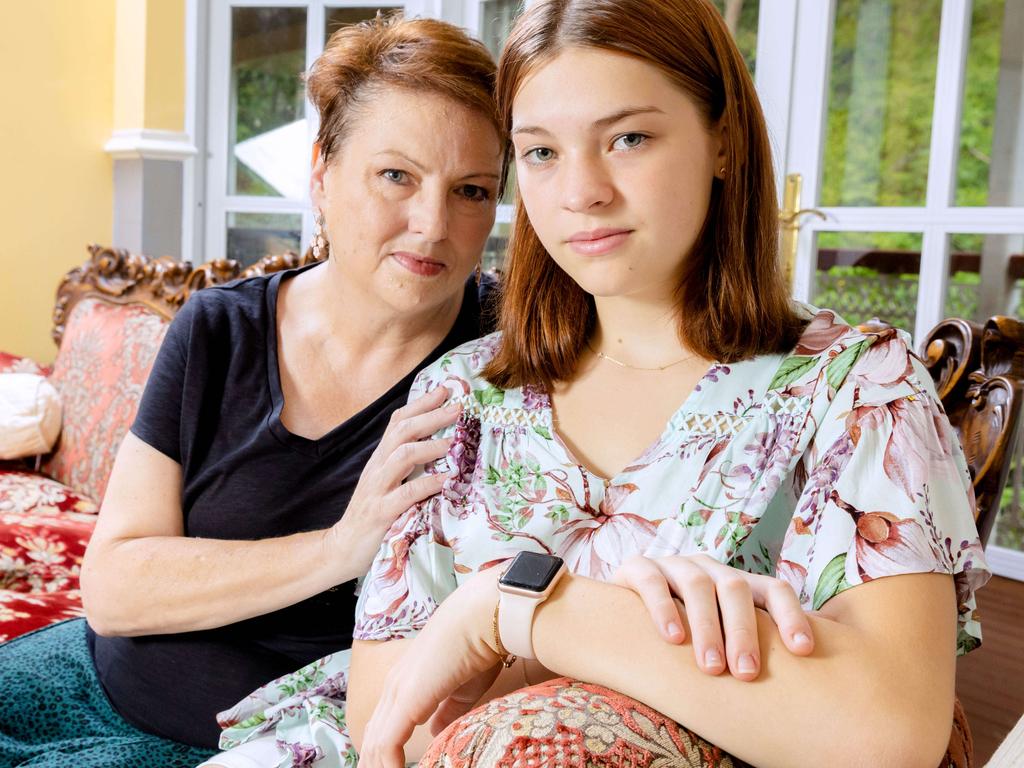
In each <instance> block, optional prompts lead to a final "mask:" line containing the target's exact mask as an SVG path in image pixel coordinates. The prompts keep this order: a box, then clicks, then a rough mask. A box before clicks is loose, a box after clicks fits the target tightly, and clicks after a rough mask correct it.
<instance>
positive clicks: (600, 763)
mask: <svg viewBox="0 0 1024 768" xmlns="http://www.w3.org/2000/svg"><path fill="white" fill-rule="evenodd" d="M419 765H420V768H470V767H471V766H480V767H481V768H482V767H483V766H485V765H486V766H499V767H500V768H527V766H548V765H551V766H556V765H557V766H563V767H564V768H613V767H616V766H627V765H628V766H631V768H655V766H669V765H671V766H677V767H678V768H733V767H734V766H735V768H740V767H741V766H746V765H747V763H744V762H743V761H741V760H738V759H736V758H734V757H731V756H730V755H728V754H726V753H725V752H723V751H722V750H721V749H719V748H718V747H716V746H714V745H713V744H710V743H708V742H707V741H705V740H704V739H702V738H701V737H700V736H698V735H697V734H695V733H693V732H692V731H689V730H687V729H686V728H683V727H682V726H681V725H679V724H678V723H676V722H674V721H672V720H669V719H668V718H667V717H665V716H664V715H662V714H661V713H660V712H657V711H656V710H653V709H651V708H650V707H648V706H646V705H644V704H641V703H640V702H638V701H635V700H634V699H631V698H629V697H628V696H623V695H622V694H621V693H617V692H616V691H613V690H610V689H608V688H605V687H603V686H600V685H594V684H592V683H582V682H579V681H578V680H570V679H569V678H566V677H560V678H556V679H554V680H549V681H547V682H545V683H541V684H540V685H534V686H531V687H530V688H523V689H521V690H518V691H516V692H514V693H510V694H508V695H507V696H502V697H500V698H497V699H492V700H491V701H489V702H488V703H487V704H484V705H483V706H481V707H478V708H477V709H474V710H473V711H472V712H470V713H468V714H466V715H464V716H463V717H461V718H459V719H458V720H456V721H455V722H454V723H452V724H451V725H450V726H448V728H446V729H445V730H444V731H442V732H441V734H440V735H439V736H438V737H437V738H436V739H434V741H433V742H432V743H431V745H430V747H429V748H428V749H427V753H426V754H425V755H424V756H423V758H422V759H421V760H420V763H419Z"/></svg>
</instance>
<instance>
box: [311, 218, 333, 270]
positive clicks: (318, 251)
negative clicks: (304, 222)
mask: <svg viewBox="0 0 1024 768" xmlns="http://www.w3.org/2000/svg"><path fill="white" fill-rule="evenodd" d="M313 223H314V229H313V258H314V259H315V260H317V261H321V260H323V259H326V258H327V255H328V252H329V249H330V245H329V244H328V242H327V236H326V235H325V234H324V214H323V212H322V211H320V210H319V209H318V210H316V211H314V212H313Z"/></svg>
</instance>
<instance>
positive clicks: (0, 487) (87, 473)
mask: <svg viewBox="0 0 1024 768" xmlns="http://www.w3.org/2000/svg"><path fill="white" fill-rule="evenodd" d="M166 330H167V320H165V319H163V318H162V317H160V316H158V315H156V314H154V313H153V312H151V311H150V310H148V309H146V308H145V307H142V306H140V305H114V304H108V303H105V302H102V301H100V300H98V299H93V298H87V299H84V300H83V301H80V302H79V303H78V304H77V305H76V306H75V308H74V309H73V310H72V312H71V316H70V318H69V320H68V323H67V327H66V329H65V332H64V338H63V340H62V341H61V346H60V350H59V352H58V353H57V359H56V361H55V362H54V365H53V372H52V373H50V372H49V371H48V370H46V369H45V368H43V367H41V366H39V365H37V364H36V363H35V362H33V361H32V360H29V359H27V358H19V357H17V356H15V355H9V354H6V353H0V372H21V373H38V374H42V375H49V377H50V382H51V383H52V384H53V385H54V386H55V387H56V388H57V391H58V392H59V393H60V396H61V403H62V405H63V408H64V418H63V423H62V426H61V435H60V439H59V441H58V443H57V446H56V449H55V450H54V452H53V453H52V454H50V456H48V457H46V458H45V461H44V463H43V465H42V473H38V472H32V471H27V470H26V469H25V465H24V464H23V463H19V462H5V463H3V464H0V642H3V641H5V640H9V639H11V638H13V637H17V636H18V635H21V634H24V633H25V632H29V631H31V630H33V629H38V628H40V627H45V626H47V625H48V624H52V623H54V622H57V621H62V620H63V619H67V618H73V617H76V616H81V615H82V600H81V597H80V595H79V591H78V587H79V582H78V577H79V572H80V568H81V564H82V558H83V556H84V555H85V547H86V545H87V543H88V541H89V537H90V536H91V535H92V532H93V529H94V528H95V525H96V512H97V510H98V502H99V501H100V500H101V499H102V498H103V492H104V490H105V489H106V486H107V479H108V478H109V476H110V470H111V468H112V467H113V465H114V457H115V455H116V453H117V449H118V447H119V446H120V444H121V439H122V438H123V437H124V434H125V432H127V431H128V427H129V426H130V425H131V422H132V419H133V418H135V411H136V409H137V408H138V404H139V399H140V398H141V397H142V390H143V388H144V387H145V384H146V378H147V377H148V376H149V369H150V367H151V366H152V364H153V360H154V358H155V357H156V353H157V350H158V349H159V348H160V342H161V341H162V340H163V336H164V333H165V331H166Z"/></svg>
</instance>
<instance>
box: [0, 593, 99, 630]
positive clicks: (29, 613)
mask: <svg viewBox="0 0 1024 768" xmlns="http://www.w3.org/2000/svg"><path fill="white" fill-rule="evenodd" d="M84 615H85V614H84V613H82V598H81V597H80V596H79V594H78V590H77V589H73V590H67V591H63V592H47V593H33V594H26V593H24V592H13V591H11V590H9V589H0V643H3V642H6V641H8V640H13V639H14V638H15V637H17V636H18V635H24V634H25V633H26V632H31V631H32V630H33V629H40V628H42V627H46V626H49V625H50V624H56V623H57V622H58V621H64V619H74V618H77V617H79V616H84Z"/></svg>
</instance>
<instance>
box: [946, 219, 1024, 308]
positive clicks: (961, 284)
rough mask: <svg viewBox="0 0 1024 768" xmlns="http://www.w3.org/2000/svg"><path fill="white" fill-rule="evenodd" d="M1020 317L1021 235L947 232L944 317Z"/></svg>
mask: <svg viewBox="0 0 1024 768" xmlns="http://www.w3.org/2000/svg"><path fill="white" fill-rule="evenodd" d="M993 315H1012V316H1015V317H1018V318H1020V319H1022V320H1024V234H1019V235H972V234H956V235H950V244H949V287H948V289H947V292H946V307H945V316H946V317H961V318H963V319H965V320H973V321H974V322H976V323H983V322H985V321H986V320H988V319H989V318H990V317H992V316H993Z"/></svg>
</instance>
